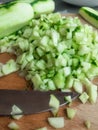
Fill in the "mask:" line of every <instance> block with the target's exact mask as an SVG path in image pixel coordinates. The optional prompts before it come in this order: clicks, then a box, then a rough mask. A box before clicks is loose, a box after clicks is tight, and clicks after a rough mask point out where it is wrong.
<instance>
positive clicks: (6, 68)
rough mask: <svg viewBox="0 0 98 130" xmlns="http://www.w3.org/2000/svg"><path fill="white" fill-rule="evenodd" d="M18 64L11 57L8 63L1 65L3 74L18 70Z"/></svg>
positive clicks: (0, 70) (0, 68)
mask: <svg viewBox="0 0 98 130" xmlns="http://www.w3.org/2000/svg"><path fill="white" fill-rule="evenodd" d="M18 69H19V68H18V66H17V64H16V62H15V61H14V60H13V59H11V60H9V61H8V62H7V63H6V64H2V66H1V67H0V72H1V76H4V75H8V74H10V73H13V72H16V71H18Z"/></svg>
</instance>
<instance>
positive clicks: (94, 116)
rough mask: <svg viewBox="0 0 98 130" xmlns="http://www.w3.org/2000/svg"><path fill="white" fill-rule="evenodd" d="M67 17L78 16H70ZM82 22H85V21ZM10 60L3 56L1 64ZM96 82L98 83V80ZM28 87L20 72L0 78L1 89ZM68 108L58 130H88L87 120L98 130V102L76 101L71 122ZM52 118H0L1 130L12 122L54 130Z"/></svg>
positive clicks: (44, 115) (42, 115)
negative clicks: (50, 124) (51, 124)
mask: <svg viewBox="0 0 98 130" xmlns="http://www.w3.org/2000/svg"><path fill="white" fill-rule="evenodd" d="M67 16H78V15H69V14H68V15H67ZM78 17H79V16H78ZM82 21H83V22H84V20H82ZM10 58H14V56H13V55H9V54H7V53H5V54H1V55H0V62H3V63H5V62H6V61H7V60H9V59H10ZM95 82H97V79H96V80H95ZM26 86H27V82H26V81H25V79H23V78H21V77H19V75H18V72H16V73H12V74H10V75H8V76H5V77H2V78H0V89H2V88H3V89H25V88H26ZM24 102H25V101H24ZM66 107H67V106H63V107H61V108H60V110H59V114H58V115H59V116H63V117H64V118H65V127H64V128H62V129H58V130H87V128H86V127H85V125H84V122H85V121H86V120H89V121H90V122H91V128H90V129H89V130H98V101H97V103H96V104H94V105H91V104H90V103H86V104H82V103H80V101H79V100H78V99H77V100H75V101H74V102H73V104H72V106H71V107H72V108H74V109H76V110H77V113H76V116H75V117H74V119H72V120H69V119H68V118H67V116H66V111H65V109H66ZM51 116H52V114H51V112H44V113H40V114H32V115H28V116H23V117H22V118H21V119H20V120H18V121H17V120H13V119H12V118H11V117H0V130H9V128H8V127H7V125H8V124H9V123H10V122H11V121H15V122H16V123H17V124H18V125H19V126H20V130H34V129H37V128H40V127H44V126H46V127H47V128H48V130H54V128H52V127H51V126H49V124H48V122H47V118H48V117H51Z"/></svg>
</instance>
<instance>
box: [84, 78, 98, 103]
mask: <svg viewBox="0 0 98 130" xmlns="http://www.w3.org/2000/svg"><path fill="white" fill-rule="evenodd" d="M82 82H83V83H84V84H85V85H86V89H87V93H88V96H89V101H90V102H91V103H92V104H93V103H96V101H97V97H98V92H97V89H98V87H97V86H96V85H94V84H93V83H92V82H91V81H89V80H88V79H87V78H84V77H82Z"/></svg>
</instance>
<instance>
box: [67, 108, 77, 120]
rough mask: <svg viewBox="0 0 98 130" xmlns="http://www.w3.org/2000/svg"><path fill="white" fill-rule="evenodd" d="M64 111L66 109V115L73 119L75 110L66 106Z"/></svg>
mask: <svg viewBox="0 0 98 130" xmlns="http://www.w3.org/2000/svg"><path fill="white" fill-rule="evenodd" d="M66 111H67V117H68V118H69V119H73V118H74V117H75V115H76V110H75V109H73V108H66Z"/></svg>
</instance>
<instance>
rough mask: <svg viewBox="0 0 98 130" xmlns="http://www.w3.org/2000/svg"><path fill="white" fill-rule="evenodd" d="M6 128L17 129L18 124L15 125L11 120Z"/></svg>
mask: <svg viewBox="0 0 98 130" xmlns="http://www.w3.org/2000/svg"><path fill="white" fill-rule="evenodd" d="M8 128H10V129H11V130H19V129H20V127H19V125H17V124H16V123H15V122H14V121H12V122H10V123H9V124H8Z"/></svg>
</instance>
